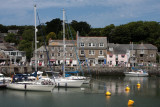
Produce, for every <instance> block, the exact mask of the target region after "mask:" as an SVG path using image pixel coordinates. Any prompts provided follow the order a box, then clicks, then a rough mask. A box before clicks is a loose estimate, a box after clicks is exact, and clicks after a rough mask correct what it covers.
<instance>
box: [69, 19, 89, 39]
mask: <svg viewBox="0 0 160 107" xmlns="http://www.w3.org/2000/svg"><path fill="white" fill-rule="evenodd" d="M71 26H72V27H73V29H74V30H75V31H79V33H80V35H82V36H86V35H87V34H88V33H89V32H90V30H91V26H90V25H89V24H88V23H87V22H83V21H81V22H77V21H75V20H73V21H72V22H71Z"/></svg>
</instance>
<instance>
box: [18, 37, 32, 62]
mask: <svg viewBox="0 0 160 107" xmlns="http://www.w3.org/2000/svg"><path fill="white" fill-rule="evenodd" d="M18 49H19V50H20V51H25V52H26V57H27V60H30V59H31V57H32V52H33V49H32V42H31V41H27V40H21V41H20V43H19V45H18Z"/></svg>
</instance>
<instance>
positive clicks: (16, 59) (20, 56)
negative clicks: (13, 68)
mask: <svg viewBox="0 0 160 107" xmlns="http://www.w3.org/2000/svg"><path fill="white" fill-rule="evenodd" d="M0 50H1V51H2V52H3V53H5V54H6V55H7V56H9V61H10V63H11V64H15V65H21V64H24V63H25V62H26V52H24V51H19V50H17V49H16V48H15V47H14V46H13V44H12V43H0Z"/></svg>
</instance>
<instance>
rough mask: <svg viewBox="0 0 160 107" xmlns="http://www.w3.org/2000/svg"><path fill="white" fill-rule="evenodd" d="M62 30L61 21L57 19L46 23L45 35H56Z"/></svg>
mask: <svg viewBox="0 0 160 107" xmlns="http://www.w3.org/2000/svg"><path fill="white" fill-rule="evenodd" d="M61 30H62V21H61V20H60V19H59V18H56V19H53V20H52V21H50V22H46V33H47V34H48V33H50V32H55V34H56V35H57V34H58V33H59V31H61Z"/></svg>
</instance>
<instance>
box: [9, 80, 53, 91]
mask: <svg viewBox="0 0 160 107" xmlns="http://www.w3.org/2000/svg"><path fill="white" fill-rule="evenodd" d="M54 87H55V84H53V82H50V81H34V82H31V81H23V82H16V83H9V84H7V88H9V89H15V90H22V91H52V90H53V89H54Z"/></svg>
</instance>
